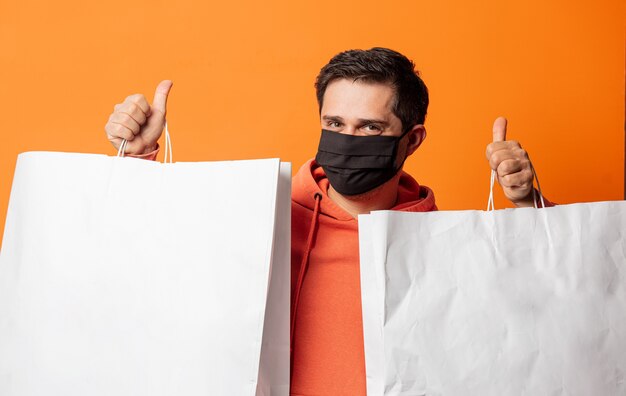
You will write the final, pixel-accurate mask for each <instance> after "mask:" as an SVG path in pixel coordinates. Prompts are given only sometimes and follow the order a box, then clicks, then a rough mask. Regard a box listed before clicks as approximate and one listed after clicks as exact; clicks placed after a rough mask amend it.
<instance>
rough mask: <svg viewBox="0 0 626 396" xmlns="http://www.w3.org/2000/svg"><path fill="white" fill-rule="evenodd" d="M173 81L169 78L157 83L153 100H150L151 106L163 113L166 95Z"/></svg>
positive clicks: (164, 111)
mask: <svg viewBox="0 0 626 396" xmlns="http://www.w3.org/2000/svg"><path fill="white" fill-rule="evenodd" d="M172 85H173V83H172V82H171V81H170V80H163V81H161V82H160V83H159V85H157V87H156V91H155V92H154V100H153V101H152V107H153V108H155V109H157V110H159V111H160V112H162V113H163V114H165V113H166V108H167V95H169V93H170V89H172Z"/></svg>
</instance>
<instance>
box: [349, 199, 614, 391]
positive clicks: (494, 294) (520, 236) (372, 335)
mask: <svg viewBox="0 0 626 396" xmlns="http://www.w3.org/2000/svg"><path fill="white" fill-rule="evenodd" d="M359 233H360V247H361V290H362V300H363V321H364V338H365V357H366V371H367V389H368V395H581V396H582V395H603V396H611V395H616V396H617V395H625V394H626V202H598V203H588V204H574V205H562V206H557V207H553V208H545V209H539V210H537V209H533V208H527V209H509V210H500V211H492V212H482V211H456V212H430V213H404V212H391V211H386V212H374V213H372V214H370V215H365V216H360V217H359Z"/></svg>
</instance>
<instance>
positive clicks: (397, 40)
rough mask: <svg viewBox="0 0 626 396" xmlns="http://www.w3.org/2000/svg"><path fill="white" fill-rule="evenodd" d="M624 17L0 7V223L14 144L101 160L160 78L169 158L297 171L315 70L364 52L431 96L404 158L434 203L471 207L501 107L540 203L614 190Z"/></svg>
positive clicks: (476, 9)
mask: <svg viewBox="0 0 626 396" xmlns="http://www.w3.org/2000/svg"><path fill="white" fill-rule="evenodd" d="M625 11H626V2H624V1H623V0H601V1H595V2H588V1H572V0H557V1H546V0H530V1H523V2H522V1H509V0H485V1H481V2H468V1H461V0H454V1H422V0H419V1H416V0H403V1H395V2H393V1H391V2H382V1H377V2H374V1H369V0H365V1H353V0H352V1H347V2H345V1H329V0H319V1H315V2H310V1H286V0H275V1H269V2H253V1H247V2H237V1H230V2H209V1H191V0H179V1H176V2H166V1H158V0H151V1H147V0H142V1H126V0H125V1H119V0H113V1H106V2H88V1H77V0H74V1H67V0H65V1H64V0H61V1H55V2H52V1H47V2H43V1H33V0H21V1H8V0H3V1H2V2H0V79H1V81H2V83H1V87H0V93H1V95H0V109H1V110H0V136H1V138H2V140H1V142H2V143H1V144H0V216H2V217H0V224H1V225H2V226H1V227H2V228H0V233H1V232H2V230H3V225H4V218H5V214H6V208H7V204H8V199H9V192H10V186H11V181H12V177H13V170H14V165H15V160H16V156H17V154H18V153H20V152H23V151H30V150H49V151H70V152H72V151H75V152H92V153H109V154H114V150H113V148H112V147H111V146H110V144H109V143H108V141H107V140H106V138H105V134H104V130H103V127H104V124H105V123H106V120H107V117H108V115H109V113H110V112H111V111H112V109H113V105H114V104H115V103H118V102H121V101H122V100H123V99H124V98H125V97H126V96H127V95H129V94H132V93H138V92H139V93H144V94H146V96H148V97H149V98H150V99H151V98H152V94H153V90H154V87H155V86H156V84H157V83H158V82H159V81H160V80H161V79H164V78H169V79H172V80H173V81H174V88H173V90H172V93H171V95H170V102H169V107H168V120H169V125H170V128H171V132H172V136H173V143H174V155H175V157H174V158H175V159H176V160H178V161H202V160H223V159H243V158H262V157H275V156H280V157H281V158H283V159H284V160H286V161H291V162H292V163H293V164H294V169H297V168H298V167H299V166H300V165H301V164H302V163H303V162H304V161H305V160H306V159H308V158H310V157H312V156H314V155H315V152H316V149H317V143H318V136H319V129H320V127H319V121H318V112H317V104H316V101H315V95H314V89H313V82H314V79H315V76H316V75H317V73H318V71H319V69H320V68H321V67H322V66H323V65H324V64H325V63H326V62H327V61H328V60H329V59H330V58H331V57H332V56H333V55H334V54H335V53H337V52H339V51H342V50H345V49H350V48H370V47H372V46H385V47H390V48H393V49H396V50H398V51H400V52H402V53H404V54H406V55H407V56H408V57H409V58H411V59H413V60H414V61H415V63H416V64H417V67H418V69H419V70H420V71H421V73H422V76H423V78H424V80H425V82H426V84H427V85H428V87H429V89H430V92H431V105H430V108H429V115H428V118H427V122H426V126H427V130H428V138H427V139H426V141H425V143H424V144H423V145H422V147H421V148H420V149H419V150H418V151H417V153H416V154H415V155H414V156H413V157H412V158H411V159H409V160H408V161H407V163H406V166H405V169H407V170H408V171H409V172H410V173H411V174H413V175H414V176H415V177H416V178H417V180H418V181H419V182H420V183H422V184H426V185H428V186H430V187H432V188H433V189H434V190H435V193H436V197H437V202H438V205H439V207H440V208H441V209H477V208H484V207H485V205H486V200H487V199H486V198H487V193H488V180H489V169H488V167H487V163H486V160H485V158H484V148H485V145H486V144H487V143H489V142H490V139H491V125H492V122H493V120H494V119H495V118H496V116H498V115H505V116H507V117H508V118H509V138H511V139H516V140H519V141H520V142H521V143H522V145H523V146H524V147H525V148H526V149H527V150H528V151H529V153H530V154H531V157H532V159H533V162H534V164H535V167H536V169H537V171H538V174H539V176H540V178H541V182H542V187H543V188H544V192H545V194H546V196H548V197H549V198H550V199H552V200H554V201H557V202H561V203H568V202H578V201H599V200H618V199H622V198H623V191H624V185H623V183H624V182H623V180H624V59H625V52H624V33H625V21H626V18H625V17H626V12H625ZM251 199H253V197H251ZM505 204H506V203H505V202H504V198H503V197H502V195H501V194H498V196H497V201H496V205H497V206H499V207H502V206H505ZM155 215H158V214H155Z"/></svg>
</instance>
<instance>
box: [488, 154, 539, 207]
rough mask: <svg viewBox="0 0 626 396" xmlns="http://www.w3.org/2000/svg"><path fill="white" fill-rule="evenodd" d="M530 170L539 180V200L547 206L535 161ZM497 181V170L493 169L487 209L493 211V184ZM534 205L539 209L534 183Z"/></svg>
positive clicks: (535, 179) (535, 178)
mask: <svg viewBox="0 0 626 396" xmlns="http://www.w3.org/2000/svg"><path fill="white" fill-rule="evenodd" d="M530 170H531V171H532V172H533V182H534V181H537V190H539V200H540V202H541V207H542V208H545V207H546V204H545V202H544V201H543V193H542V192H541V184H539V177H537V172H535V167H534V166H533V163H532V162H531V163H530ZM495 183H496V171H495V170H493V169H492V170H491V185H490V187H489V200H488V201H487V211H491V210H495V207H494V205H493V186H494V185H495ZM532 188H533V206H534V207H535V209H537V196H536V192H535V186H534V183H533V186H532Z"/></svg>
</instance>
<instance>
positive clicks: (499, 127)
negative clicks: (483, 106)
mask: <svg viewBox="0 0 626 396" xmlns="http://www.w3.org/2000/svg"><path fill="white" fill-rule="evenodd" d="M505 140H506V118H504V117H498V118H496V120H495V121H494V123H493V141H494V142H504V141H505Z"/></svg>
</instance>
